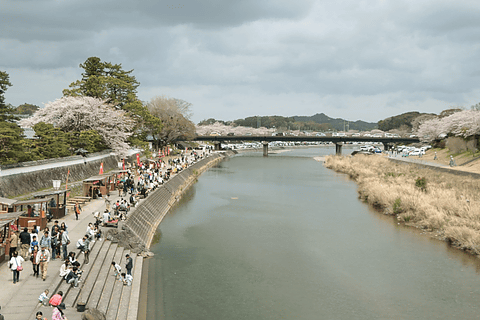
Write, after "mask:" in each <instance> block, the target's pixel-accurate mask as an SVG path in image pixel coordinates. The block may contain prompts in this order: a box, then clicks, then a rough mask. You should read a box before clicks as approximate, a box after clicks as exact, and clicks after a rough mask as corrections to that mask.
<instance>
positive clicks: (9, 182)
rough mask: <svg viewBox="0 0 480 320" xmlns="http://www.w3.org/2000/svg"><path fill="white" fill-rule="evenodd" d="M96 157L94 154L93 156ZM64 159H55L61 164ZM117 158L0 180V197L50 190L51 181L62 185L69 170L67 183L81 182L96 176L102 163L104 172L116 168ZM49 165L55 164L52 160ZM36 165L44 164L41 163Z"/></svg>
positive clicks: (16, 175) (109, 157)
mask: <svg viewBox="0 0 480 320" xmlns="http://www.w3.org/2000/svg"><path fill="white" fill-rule="evenodd" d="M94 155H96V154H94ZM64 160H65V159H57V161H61V162H63V161H64ZM118 161H120V158H119V157H118V156H114V155H110V156H108V157H105V158H103V159H99V160H94V161H89V162H87V163H86V164H84V163H81V164H72V165H69V166H64V167H57V168H50V169H44V170H39V171H32V172H24V173H18V174H13V175H8V176H2V177H1V178H0V196H1V197H4V198H13V197H16V196H19V195H23V194H28V193H32V192H36V191H38V190H42V189H46V188H52V186H53V185H52V180H61V181H62V184H63V183H65V182H66V180H67V173H68V170H69V169H70V175H69V176H68V181H70V182H71V181H81V180H83V179H86V178H88V177H91V176H94V175H98V172H99V170H100V164H101V163H102V162H103V169H104V171H109V170H112V169H117V168H118ZM49 163H55V162H54V161H53V162H52V160H50V161H49ZM38 164H44V161H41V162H40V163H38Z"/></svg>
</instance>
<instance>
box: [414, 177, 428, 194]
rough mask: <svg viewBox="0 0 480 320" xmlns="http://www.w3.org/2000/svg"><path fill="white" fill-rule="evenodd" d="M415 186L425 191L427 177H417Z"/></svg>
mask: <svg viewBox="0 0 480 320" xmlns="http://www.w3.org/2000/svg"><path fill="white" fill-rule="evenodd" d="M415 186H416V187H417V188H420V190H422V191H423V192H425V191H427V179H425V177H423V178H417V180H415Z"/></svg>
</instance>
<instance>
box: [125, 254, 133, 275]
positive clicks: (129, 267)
mask: <svg viewBox="0 0 480 320" xmlns="http://www.w3.org/2000/svg"><path fill="white" fill-rule="evenodd" d="M125 257H126V258H127V265H126V266H125V268H126V269H127V274H129V275H132V269H133V259H132V258H130V255H129V254H127V255H126V256H125Z"/></svg>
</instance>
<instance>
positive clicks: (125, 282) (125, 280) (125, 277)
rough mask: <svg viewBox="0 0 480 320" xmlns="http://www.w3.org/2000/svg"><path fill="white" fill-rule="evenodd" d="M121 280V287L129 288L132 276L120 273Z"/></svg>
mask: <svg viewBox="0 0 480 320" xmlns="http://www.w3.org/2000/svg"><path fill="white" fill-rule="evenodd" d="M122 278H123V285H124V286H131V285H132V281H133V277H132V275H130V274H125V273H122Z"/></svg>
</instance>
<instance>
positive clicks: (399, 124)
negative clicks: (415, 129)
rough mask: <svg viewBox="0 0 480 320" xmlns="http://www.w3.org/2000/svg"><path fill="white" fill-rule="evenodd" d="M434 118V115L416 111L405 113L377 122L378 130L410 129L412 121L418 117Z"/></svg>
mask: <svg viewBox="0 0 480 320" xmlns="http://www.w3.org/2000/svg"><path fill="white" fill-rule="evenodd" d="M432 115H433V116H435V114H434V113H421V112H418V111H412V112H406V113H402V114H399V115H398V116H393V117H389V118H386V119H384V120H380V121H378V129H380V130H382V131H389V130H392V129H401V128H405V129H412V126H413V124H414V121H415V119H416V118H418V117H420V116H432Z"/></svg>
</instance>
